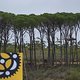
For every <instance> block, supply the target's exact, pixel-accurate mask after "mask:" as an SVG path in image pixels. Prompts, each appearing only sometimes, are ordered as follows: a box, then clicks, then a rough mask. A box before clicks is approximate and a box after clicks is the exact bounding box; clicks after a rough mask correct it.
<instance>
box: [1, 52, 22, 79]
mask: <svg viewBox="0 0 80 80" xmlns="http://www.w3.org/2000/svg"><path fill="white" fill-rule="evenodd" d="M0 80H23V54H22V53H11V52H10V53H0Z"/></svg>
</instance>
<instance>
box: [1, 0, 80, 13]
mask: <svg viewBox="0 0 80 80" xmlns="http://www.w3.org/2000/svg"><path fill="white" fill-rule="evenodd" d="M0 10H1V11H6V12H12V13H26V14H31V13H35V14H41V13H56V12H75V13H76V12H80V0H0Z"/></svg>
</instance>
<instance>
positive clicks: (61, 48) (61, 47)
mask: <svg viewBox="0 0 80 80" xmlns="http://www.w3.org/2000/svg"><path fill="white" fill-rule="evenodd" d="M60 61H61V62H62V30H61V26H60Z"/></svg>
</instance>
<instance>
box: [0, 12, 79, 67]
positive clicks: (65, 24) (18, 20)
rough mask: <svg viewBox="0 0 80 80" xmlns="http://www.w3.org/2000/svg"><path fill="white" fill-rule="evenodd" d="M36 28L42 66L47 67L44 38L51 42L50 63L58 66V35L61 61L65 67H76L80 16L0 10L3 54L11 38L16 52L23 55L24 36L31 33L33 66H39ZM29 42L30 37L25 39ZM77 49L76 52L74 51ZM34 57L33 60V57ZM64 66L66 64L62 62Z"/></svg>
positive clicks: (1, 48) (76, 14)
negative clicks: (28, 13) (36, 35)
mask: <svg viewBox="0 0 80 80" xmlns="http://www.w3.org/2000/svg"><path fill="white" fill-rule="evenodd" d="M35 29H37V30H38V32H39V35H40V42H41V54H42V60H43V65H45V55H44V37H45V36H46V40H47V43H48V47H47V50H48V59H47V61H48V63H49V64H52V65H54V64H56V63H55V62H57V60H56V56H57V54H56V41H55V39H56V37H55V34H56V33H57V32H59V35H60V39H59V43H60V45H59V54H60V62H64V63H65V64H66V65H68V64H69V63H70V64H73V63H74V61H76V62H77V64H78V62H79V57H78V56H79V52H78V41H77V38H78V37H79V36H78V35H77V34H78V31H79V30H80V13H65V12H62V13H55V14H51V13H44V14H40V15H35V14H30V15H26V14H17V15H16V14H13V13H8V12H2V11H0V51H1V52H2V51H3V52H7V46H8V42H9V39H10V38H12V37H11V36H10V34H11V33H13V37H14V52H17V51H19V52H24V48H25V43H24V35H25V34H26V33H28V35H29V39H30V48H29V51H30V52H29V54H30V56H29V57H30V63H33V60H34V65H35V67H36V65H37V62H36V57H37V56H36V54H37V53H36V43H35V42H36V40H35ZM26 41H27V36H26ZM74 49H75V52H74V51H73V50H74ZM33 57H34V58H33ZM61 64H63V63H61Z"/></svg>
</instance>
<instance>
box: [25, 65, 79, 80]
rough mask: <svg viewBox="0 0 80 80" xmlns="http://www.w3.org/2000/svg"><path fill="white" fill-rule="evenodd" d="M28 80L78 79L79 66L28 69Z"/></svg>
mask: <svg viewBox="0 0 80 80" xmlns="http://www.w3.org/2000/svg"><path fill="white" fill-rule="evenodd" d="M27 73H28V79H29V80H80V66H67V67H66V66H58V67H49V68H41V69H38V70H30V71H28V72H27Z"/></svg>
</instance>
